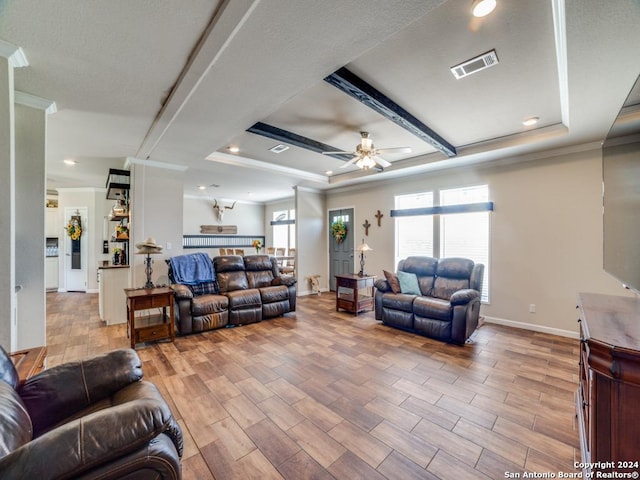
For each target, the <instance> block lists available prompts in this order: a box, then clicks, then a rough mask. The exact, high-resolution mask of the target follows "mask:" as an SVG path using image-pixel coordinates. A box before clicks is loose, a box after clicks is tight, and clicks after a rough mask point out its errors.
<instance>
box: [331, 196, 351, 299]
mask: <svg viewBox="0 0 640 480" xmlns="http://www.w3.org/2000/svg"><path fill="white" fill-rule="evenodd" d="M337 220H342V221H343V222H344V224H345V226H346V227H347V235H346V236H345V237H344V239H343V240H342V242H337V241H336V240H335V239H334V238H333V235H331V225H332V224H333V223H334V222H336V221H337ZM328 235H329V285H330V289H331V291H335V290H336V277H335V276H336V275H342V274H347V273H353V245H354V244H353V238H354V232H353V208H345V209H341V210H331V211H329V232H328Z"/></svg>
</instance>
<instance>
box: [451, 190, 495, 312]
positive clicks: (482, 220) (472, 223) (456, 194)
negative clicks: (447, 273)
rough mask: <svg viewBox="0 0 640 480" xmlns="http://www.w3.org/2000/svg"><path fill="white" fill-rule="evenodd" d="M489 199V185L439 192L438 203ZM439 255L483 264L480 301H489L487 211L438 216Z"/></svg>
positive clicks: (452, 203)
mask: <svg viewBox="0 0 640 480" xmlns="http://www.w3.org/2000/svg"><path fill="white" fill-rule="evenodd" d="M488 201H489V187H488V186H487V185H480V186H477V187H466V188H454V189H451V190H442V191H441V192H440V205H466V204H471V203H482V202H488ZM440 256H441V257H443V258H444V257H465V258H470V259H471V260H473V261H474V262H476V263H482V264H483V265H484V279H483V281H482V301H483V302H488V301H489V293H488V292H489V275H488V271H489V212H488V211H485V212H469V213H452V214H445V215H440Z"/></svg>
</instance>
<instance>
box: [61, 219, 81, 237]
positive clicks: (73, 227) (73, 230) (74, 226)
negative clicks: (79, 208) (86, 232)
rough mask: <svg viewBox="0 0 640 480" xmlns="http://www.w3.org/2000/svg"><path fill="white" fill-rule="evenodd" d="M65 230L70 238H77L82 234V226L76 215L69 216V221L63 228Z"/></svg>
mask: <svg viewBox="0 0 640 480" xmlns="http://www.w3.org/2000/svg"><path fill="white" fill-rule="evenodd" d="M64 229H65V230H66V231H67V235H69V237H71V240H78V239H79V238H80V236H81V235H82V227H81V226H80V219H79V218H77V217H71V220H69V223H67V226H66V227H65V228H64Z"/></svg>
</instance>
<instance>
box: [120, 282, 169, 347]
mask: <svg viewBox="0 0 640 480" xmlns="http://www.w3.org/2000/svg"><path fill="white" fill-rule="evenodd" d="M124 293H125V295H126V296H127V317H128V319H129V321H128V325H127V333H128V335H129V338H130V339H131V348H136V343H143V342H150V341H155V340H165V339H168V340H171V341H172V342H173V340H174V339H175V326H174V311H173V290H172V289H171V288H169V287H156V288H125V289H124ZM167 307H169V315H168V316H167ZM152 308H162V313H161V314H149V315H147V316H138V317H136V312H137V311H140V310H150V309H152Z"/></svg>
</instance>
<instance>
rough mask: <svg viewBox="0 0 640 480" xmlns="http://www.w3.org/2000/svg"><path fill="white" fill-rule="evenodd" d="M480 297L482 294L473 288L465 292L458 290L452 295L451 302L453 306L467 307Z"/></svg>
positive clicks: (466, 289)
mask: <svg viewBox="0 0 640 480" xmlns="http://www.w3.org/2000/svg"><path fill="white" fill-rule="evenodd" d="M478 297H480V292H478V291H477V290H473V289H471V288H465V289H464V290H458V291H457V292H454V293H453V295H451V298H450V299H449V301H450V302H451V305H452V306H456V305H466V304H467V303H469V302H470V301H471V300H473V299H474V298H478Z"/></svg>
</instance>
